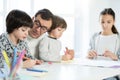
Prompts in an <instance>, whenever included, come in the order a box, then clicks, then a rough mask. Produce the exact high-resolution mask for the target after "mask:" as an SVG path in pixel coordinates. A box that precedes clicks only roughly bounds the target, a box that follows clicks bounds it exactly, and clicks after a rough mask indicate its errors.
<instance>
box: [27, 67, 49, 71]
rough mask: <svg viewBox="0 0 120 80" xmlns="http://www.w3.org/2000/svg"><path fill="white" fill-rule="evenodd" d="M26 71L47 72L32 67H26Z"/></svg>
mask: <svg viewBox="0 0 120 80" xmlns="http://www.w3.org/2000/svg"><path fill="white" fill-rule="evenodd" d="M27 71H33V72H48V71H46V70H39V69H33V68H27Z"/></svg>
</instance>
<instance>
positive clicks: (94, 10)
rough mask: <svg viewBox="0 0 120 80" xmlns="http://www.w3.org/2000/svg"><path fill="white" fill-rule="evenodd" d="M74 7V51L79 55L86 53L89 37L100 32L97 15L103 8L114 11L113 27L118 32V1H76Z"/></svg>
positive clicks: (119, 14) (119, 10) (119, 9)
mask: <svg viewBox="0 0 120 80" xmlns="http://www.w3.org/2000/svg"><path fill="white" fill-rule="evenodd" d="M75 5H76V6H75V15H76V17H75V50H76V53H78V54H79V55H85V54H86V53H87V49H88V47H89V46H88V44H89V41H90V40H89V39H90V37H91V36H92V35H93V33H95V32H99V31H100V30H101V26H100V24H99V15H100V12H101V11H102V10H103V9H104V8H112V9H113V10H114V11H115V13H116V23H115V26H116V28H117V29H118V30H119V31H120V8H119V5H120V0H76V2H75Z"/></svg>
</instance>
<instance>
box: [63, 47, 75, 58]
mask: <svg viewBox="0 0 120 80" xmlns="http://www.w3.org/2000/svg"><path fill="white" fill-rule="evenodd" d="M67 54H69V55H71V56H72V57H71V59H73V58H74V50H73V49H68V48H67V47H66V51H65V55H67Z"/></svg>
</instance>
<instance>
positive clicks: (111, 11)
mask: <svg viewBox="0 0 120 80" xmlns="http://www.w3.org/2000/svg"><path fill="white" fill-rule="evenodd" d="M106 14H108V15H111V16H113V19H114V20H115V13H114V11H113V10H112V9H111V8H105V9H104V10H103V11H102V12H101V13H100V15H106ZM112 32H113V33H115V34H119V33H118V31H117V29H116V27H115V25H113V26H112Z"/></svg>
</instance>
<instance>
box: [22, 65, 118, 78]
mask: <svg viewBox="0 0 120 80" xmlns="http://www.w3.org/2000/svg"><path fill="white" fill-rule="evenodd" d="M36 68H38V69H44V70H47V71H48V73H47V74H46V75H44V76H40V77H37V78H36V80H102V79H104V78H108V77H112V76H115V75H119V74H120V68H117V69H115V68H102V67H90V66H81V65H79V64H74V63H52V64H48V63H44V64H42V65H38V66H36ZM23 72H24V71H23ZM26 72H27V71H25V72H24V73H25V74H27V73H26ZM24 73H23V74H24Z"/></svg>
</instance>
